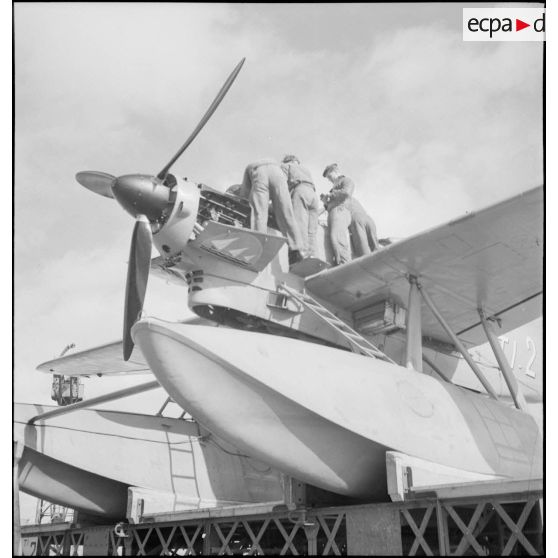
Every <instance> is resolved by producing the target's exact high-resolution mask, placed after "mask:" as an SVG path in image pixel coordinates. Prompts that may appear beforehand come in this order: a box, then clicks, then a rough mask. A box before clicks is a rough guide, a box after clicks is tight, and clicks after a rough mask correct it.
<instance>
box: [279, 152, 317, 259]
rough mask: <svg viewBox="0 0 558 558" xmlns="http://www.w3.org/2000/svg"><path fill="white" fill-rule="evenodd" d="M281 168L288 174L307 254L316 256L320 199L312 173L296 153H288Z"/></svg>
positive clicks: (295, 211) (297, 219)
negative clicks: (302, 163) (301, 162)
mask: <svg viewBox="0 0 558 558" xmlns="http://www.w3.org/2000/svg"><path fill="white" fill-rule="evenodd" d="M281 168H282V169H283V172H284V173H285V175H286V176H287V184H288V185H289V191H290V193H291V201H292V203H293V211H294V216H295V219H296V222H297V224H298V226H299V228H300V232H301V236H302V242H303V249H304V252H305V255H306V257H312V256H315V255H316V252H317V246H316V234H317V231H318V211H319V201H318V196H317V195H316V188H315V186H314V182H313V181H312V175H311V174H310V171H309V170H308V169H307V168H306V167H303V166H302V165H301V164H300V161H299V160H298V158H297V157H296V156H295V155H286V156H285V157H284V158H283V164H282V165H281Z"/></svg>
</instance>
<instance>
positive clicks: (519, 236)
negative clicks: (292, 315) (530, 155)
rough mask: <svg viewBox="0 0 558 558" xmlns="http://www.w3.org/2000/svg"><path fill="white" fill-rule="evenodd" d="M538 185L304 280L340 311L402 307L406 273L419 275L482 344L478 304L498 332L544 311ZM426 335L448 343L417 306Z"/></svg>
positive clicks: (463, 330)
mask: <svg viewBox="0 0 558 558" xmlns="http://www.w3.org/2000/svg"><path fill="white" fill-rule="evenodd" d="M543 196H544V193H543V188H542V186H540V187H537V188H534V189H532V190H529V191H527V192H524V193H522V194H519V195H517V196H514V197H512V198H510V199H508V200H505V201H503V202H500V203H497V204H495V205H492V206H490V207H487V208H485V209H483V210H480V211H476V212H473V213H469V214H467V215H465V216H463V217H461V218H459V219H456V220H454V221H450V222H449V223H447V224H445V225H442V226H439V227H436V228H434V229H430V230H428V231H426V232H423V233H421V234H418V235H416V236H412V237H410V238H407V239H405V240H402V241H400V242H396V243H394V244H392V245H390V246H388V247H387V248H385V249H382V250H380V251H378V252H375V253H373V254H371V255H369V256H363V257H361V258H358V259H356V260H353V261H352V262H349V263H347V264H344V265H341V266H339V267H335V268H333V269H328V270H326V271H322V272H320V273H318V274H315V275H312V276H310V277H308V278H307V279H306V283H305V286H306V288H307V290H308V291H310V292H311V293H312V294H315V295H317V296H319V297H320V298H322V299H324V300H325V301H327V302H329V303H331V304H332V305H334V306H337V307H340V308H342V309H344V310H348V311H351V312H353V315H354V312H356V311H358V310H363V309H365V308H367V307H369V306H373V305H374V304H377V303H378V302H379V301H381V300H384V299H389V300H391V301H393V302H395V303H398V304H401V305H402V306H405V307H406V306H407V298H408V292H409V283H408V279H407V276H408V275H415V276H417V277H418V279H419V281H420V283H421V284H422V286H423V287H424V289H425V290H426V291H427V292H428V294H429V295H430V297H431V298H432V300H433V301H434V303H435V305H436V306H437V308H438V310H439V311H440V313H441V314H442V315H443V316H444V318H445V319H446V321H447V322H448V323H449V325H450V326H451V328H452V330H453V331H454V333H456V334H457V335H458V336H459V337H460V339H461V340H462V341H464V342H466V343H469V344H471V345H472V346H475V345H479V344H481V343H484V342H486V337H485V335H484V331H483V329H482V326H481V324H480V320H479V315H478V310H477V309H478V308H479V306H481V305H482V307H483V308H484V309H485V312H486V313H487V315H493V316H496V317H498V318H499V319H500V320H501V328H500V329H499V332H501V333H504V332H506V331H509V330H512V329H515V328H516V327H519V326H520V325H522V324H524V323H527V322H529V321H531V320H533V319H535V318H537V317H538V316H540V315H541V313H542V296H541V295H542V288H543V272H542V266H543ZM422 327H423V336H424V337H427V338H432V339H433V340H437V341H441V342H445V343H451V339H450V338H449V337H448V335H447V334H446V333H445V331H444V330H443V329H442V327H441V326H440V325H439V323H438V321H437V320H436V318H435V317H434V316H433V314H432V313H431V312H430V310H429V309H428V308H427V306H426V305H425V304H424V301H423V304H422Z"/></svg>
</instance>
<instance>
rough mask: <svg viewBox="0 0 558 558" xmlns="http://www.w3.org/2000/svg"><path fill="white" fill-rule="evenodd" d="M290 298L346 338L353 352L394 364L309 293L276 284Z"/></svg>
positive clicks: (283, 284) (282, 284)
mask: <svg viewBox="0 0 558 558" xmlns="http://www.w3.org/2000/svg"><path fill="white" fill-rule="evenodd" d="M278 288H279V289H282V290H283V291H285V292H286V293H287V294H289V295H290V296H291V297H292V298H294V299H295V300H297V301H298V302H300V303H301V304H302V305H303V306H304V307H305V308H307V309H308V310H310V311H311V312H312V313H313V314H315V315H316V316H318V317H319V318H320V319H321V320H323V321H324V322H326V323H327V324H328V325H329V326H330V327H331V328H332V329H334V330H335V331H336V332H337V333H338V334H339V335H341V337H343V338H344V339H346V340H347V341H348V342H349V345H350V346H351V350H352V351H353V352H354V353H358V354H361V355H364V356H369V357H372V358H378V359H380V360H384V361H385V362H389V363H391V364H396V363H395V361H393V360H392V359H391V358H389V357H388V356H387V355H385V354H384V353H382V351H380V349H378V348H377V347H375V346H374V345H373V344H372V343H370V341H368V340H367V339H365V338H364V337H363V336H362V335H360V333H358V332H356V331H355V330H354V329H353V328H352V327H350V326H348V325H347V324H346V323H345V322H344V321H343V320H341V319H340V318H338V317H337V316H336V315H335V314H334V313H333V312H330V311H329V310H328V309H327V308H326V307H325V306H323V305H322V304H320V303H319V302H318V301H317V300H316V299H314V298H312V297H311V296H310V295H309V294H306V293H304V292H299V291H297V290H295V289H292V288H291V287H288V286H287V285H286V284H285V283H281V284H280V285H279V286H278Z"/></svg>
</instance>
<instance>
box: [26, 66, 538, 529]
mask: <svg viewBox="0 0 558 558" xmlns="http://www.w3.org/2000/svg"><path fill="white" fill-rule="evenodd" d="M243 63H244V60H242V61H241V62H240V63H239V64H238V65H237V67H236V68H235V69H234V71H233V72H232V73H231V75H230V76H229V77H228V79H227V80H226V82H225V83H224V85H223V86H222V88H221V90H220V92H219V94H218V95H217V97H216V98H215V100H214V101H213V103H212V104H211V106H210V107H209V109H208V111H207V112H206V113H205V115H204V116H203V118H202V119H201V121H200V123H199V124H198V125H197V126H196V128H195V130H194V131H193V132H192V134H191V135H190V136H189V137H188V139H187V140H186V142H185V143H184V144H183V145H182V146H181V148H180V149H179V150H178V152H177V153H176V154H175V155H174V156H173V157H172V158H171V159H170V161H169V162H168V163H167V164H166V165H165V166H164V167H163V168H162V170H161V171H160V172H159V173H158V174H156V175H152V174H125V175H121V176H113V175H110V174H107V173H104V172H98V171H83V172H79V173H78V174H77V175H76V178H77V181H78V182H79V184H80V185H81V186H83V187H85V188H86V189H88V190H90V191H92V192H94V193H96V194H98V195H101V196H104V197H106V198H109V199H111V200H115V201H116V202H117V203H119V204H120V205H121V206H122V208H123V209H124V210H125V211H126V212H127V213H128V214H130V215H131V216H132V217H133V218H134V219H135V225H134V228H133V232H132V239H131V248H130V257H129V262H128V273H127V282H126V294H125V310H124V328H123V340H122V341H121V342H114V343H109V344H107V345H103V346H100V347H96V348H93V349H90V350H86V351H82V352H77V353H73V354H68V355H66V356H63V357H62V358H58V359H55V360H51V361H48V362H45V363H43V364H41V365H39V366H38V369H39V370H40V371H43V372H47V373H50V374H59V375H67V376H79V375H82V376H88V377H94V376H101V375H110V374H142V373H143V374H152V375H153V376H154V379H153V378H152V379H151V380H150V381H149V382H147V383H140V382H138V383H137V385H135V386H134V387H132V388H126V389H123V390H119V391H118V392H113V393H110V394H107V395H104V396H100V397H97V398H94V399H90V400H84V401H81V402H78V403H74V404H72V405H67V406H64V407H49V406H43V405H26V404H16V405H15V440H16V441H17V442H18V443H19V447H20V455H19V474H18V480H19V486H20V488H21V489H22V490H23V491H25V492H28V493H30V494H33V495H35V496H40V497H42V498H45V499H48V500H49V501H51V502H54V503H59V504H63V505H66V506H69V507H72V508H75V509H77V510H80V511H81V512H83V513H85V514H89V515H92V516H100V517H105V518H107V517H108V518H114V519H119V518H120V519H121V518H123V517H125V516H126V515H127V514H128V515H129V511H130V510H129V508H130V506H131V505H134V502H135V503H137V502H139V501H140V500H142V503H145V502H157V505H158V506H159V508H158V509H162V510H164V511H172V510H176V509H189V508H199V507H211V506H222V505H227V504H231V503H258V502H279V501H282V498H283V496H284V490H285V484H286V482H287V481H286V479H297V480H298V481H300V482H303V483H306V484H307V485H308V486H311V487H315V488H316V489H317V490H321V491H324V493H327V494H333V495H337V496H338V497H339V498H348V499H350V500H351V501H360V502H362V501H389V498H390V494H391V493H390V490H389V486H388V485H389V482H390V479H389V478H388V476H389V475H388V473H387V472H386V471H387V470H388V468H386V459H387V457H386V456H388V455H389V456H392V457H393V456H394V455H395V456H399V457H400V458H401V459H403V460H404V462H405V463H412V464H413V474H414V481H415V482H418V481H419V480H420V476H421V474H422V475H423V476H424V479H425V482H426V483H427V484H428V483H433V482H434V480H433V479H435V481H436V482H438V483H444V482H446V483H447V482H467V481H482V480H487V481H492V480H497V479H504V480H505V479H531V478H533V479H534V478H541V476H542V467H543V463H542V453H543V452H542V432H541V428H540V424H538V421H537V420H535V417H534V415H533V413H532V412H531V411H532V408H537V406H538V408H540V407H541V404H542V376H541V364H542V361H541V356H540V354H537V352H536V347H535V344H534V342H533V339H532V337H534V336H535V335H534V334H533V333H531V332H532V331H534V330H537V328H538V329H539V331H540V327H541V314H542V295H543V278H542V262H543V241H544V236H543V203H544V199H543V198H544V193H543V188H542V186H539V187H535V188H531V189H529V190H526V191H525V192H524V193H521V194H519V195H515V196H513V197H511V198H509V199H505V200H503V201H501V202H499V203H496V204H494V205H491V206H489V207H486V208H484V209H481V210H479V211H474V212H469V213H467V214H465V215H463V216H459V217H457V218H456V219H454V220H452V221H450V222H448V223H445V224H442V225H440V226H437V227H434V228H432V229H429V230H426V231H424V232H420V233H418V234H416V235H413V236H411V237H409V238H405V239H401V240H397V241H394V242H385V243H384V244H385V245H384V246H383V247H382V248H381V249H379V250H377V251H375V252H373V253H372V254H371V255H367V256H362V257H359V258H356V259H354V260H353V261H351V262H349V263H346V264H343V265H339V266H332V259H331V250H330V248H329V246H328V242H327V231H326V230H325V227H324V226H321V227H320V230H319V233H320V234H319V239H318V240H319V251H318V255H317V256H316V257H314V258H307V259H304V260H302V261H300V262H297V263H296V264H294V265H292V266H289V260H288V247H287V245H286V239H285V237H284V236H283V235H282V234H281V232H280V231H279V230H278V229H277V226H276V225H275V223H274V221H273V216H272V215H271V216H270V222H269V228H268V232H267V233H262V232H256V231H254V230H251V229H250V205H249V203H248V201H247V200H244V199H241V198H239V197H237V196H235V195H232V194H227V193H224V192H223V191H221V190H218V189H215V188H212V187H209V186H207V185H205V184H201V183H197V182H195V181H192V180H189V179H187V178H182V177H180V176H178V174H177V173H171V169H172V167H173V165H174V163H175V162H176V161H177V159H178V158H179V157H180V156H181V155H182V154H183V153H184V151H185V150H186V149H187V147H188V146H189V145H190V144H191V142H192V141H193V140H194V139H195V137H196V136H197V135H198V133H199V132H200V131H201V129H202V128H203V126H204V125H205V123H206V122H207V121H208V120H209V118H210V117H211V116H212V114H213V113H214V111H215V110H216V108H217V107H218V106H219V104H220V103H221V101H222V100H223V98H224V96H225V95H226V93H227V91H228V90H229V88H230V87H231V85H232V83H233V82H234V80H235V79H236V77H237V75H238V73H239V72H240V70H241V68H242V65H243ZM107 203H108V202H107ZM401 218H405V216H404V215H402V216H401ZM153 246H155V248H156V249H157V251H158V253H159V255H158V256H157V257H154V258H152V248H153ZM151 274H152V275H155V276H157V277H160V278H162V279H163V280H165V281H167V282H171V283H176V284H179V285H182V286H183V287H184V291H183V292H184V300H185V301H187V305H188V307H189V308H190V310H191V311H192V312H193V313H194V314H195V315H196V318H194V319H190V320H185V321H181V322H168V321H164V320H161V319H157V318H154V317H144V316H143V315H142V309H143V301H144V297H145V292H146V287H147V283H148V278H149V276H150V275H151ZM161 387H162V388H163V389H164V391H165V392H166V394H167V395H168V398H169V400H172V401H173V402H174V403H176V404H177V405H179V406H180V408H181V409H182V410H183V415H182V416H181V417H178V418H168V417H165V416H163V415H161V414H157V415H147V414H139V413H124V412H120V411H107V410H96V409H95V408H94V407H95V406H96V405H98V404H99V403H105V402H107V401H112V400H117V399H118V398H121V397H124V396H129V395H132V394H135V393H140V392H144V391H147V390H153V389H157V388H161ZM539 422H540V421H539ZM154 505H155V504H154Z"/></svg>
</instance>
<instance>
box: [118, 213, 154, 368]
mask: <svg viewBox="0 0 558 558" xmlns="http://www.w3.org/2000/svg"><path fill="white" fill-rule="evenodd" d="M151 244H152V234H151V227H150V226H149V221H148V220H147V217H145V215H139V216H138V218H137V219H136V224H135V225H134V232H133V233H132V244H131V246H130V259H129V261H128V276H127V278H126V305H125V308H124V360H128V359H129V358H130V355H131V354H132V350H133V348H134V342H133V340H132V336H131V334H130V330H131V329H132V326H133V325H134V324H135V323H136V321H137V320H138V319H139V316H140V314H141V311H142V309H143V301H144V298H145V289H146V287H147V279H148V278H149V266H150V263H151Z"/></svg>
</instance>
